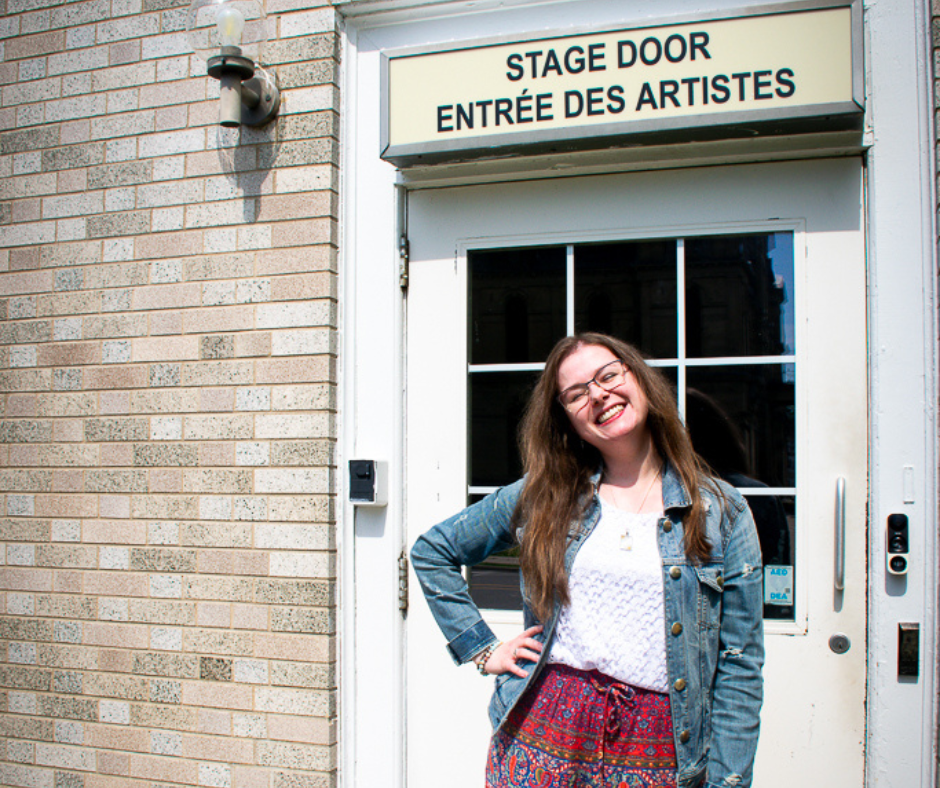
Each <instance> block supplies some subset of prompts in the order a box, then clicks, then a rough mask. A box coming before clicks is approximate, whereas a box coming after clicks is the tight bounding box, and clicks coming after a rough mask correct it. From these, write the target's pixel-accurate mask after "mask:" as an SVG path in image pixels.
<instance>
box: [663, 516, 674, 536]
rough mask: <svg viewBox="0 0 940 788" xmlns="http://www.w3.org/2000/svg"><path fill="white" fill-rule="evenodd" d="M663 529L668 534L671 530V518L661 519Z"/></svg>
mask: <svg viewBox="0 0 940 788" xmlns="http://www.w3.org/2000/svg"><path fill="white" fill-rule="evenodd" d="M663 530H664V531H665V532H666V533H667V534H668V533H669V532H670V531H671V530H672V520H670V519H668V518H667V519H665V520H663Z"/></svg>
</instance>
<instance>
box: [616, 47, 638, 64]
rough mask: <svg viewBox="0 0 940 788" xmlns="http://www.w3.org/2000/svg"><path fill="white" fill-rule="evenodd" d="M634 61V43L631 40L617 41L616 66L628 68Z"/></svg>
mask: <svg viewBox="0 0 940 788" xmlns="http://www.w3.org/2000/svg"><path fill="white" fill-rule="evenodd" d="M634 63H636V44H634V43H633V42H632V41H618V42H617V68H630V66H632V65H633V64H634Z"/></svg>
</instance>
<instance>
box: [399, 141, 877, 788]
mask: <svg viewBox="0 0 940 788" xmlns="http://www.w3.org/2000/svg"><path fill="white" fill-rule="evenodd" d="M862 216H863V213H862V177H861V162H860V161H859V160H858V159H855V158H842V159H831V160H816V161H801V162H781V163H773V164H755V165H740V166H728V167H711V168H706V169H701V170H695V169H688V170H671V171H657V172H647V173H633V174H616V175H604V176H591V177H575V178H557V179H553V180H542V181H535V182H517V183H505V184H498V185H486V186H467V187H457V188H446V189H428V190H420V191H415V192H413V193H411V195H410V196H409V237H410V241H411V266H410V289H409V293H408V305H407V369H406V374H407V380H406V396H407V411H406V418H407V421H406V435H407V442H406V445H407V457H406V472H407V486H406V489H407V504H406V518H405V521H406V523H407V529H408V535H407V539H408V543H409V545H410V544H411V543H413V542H414V539H415V538H416V537H417V536H418V535H419V534H420V533H421V532H422V531H424V530H425V529H427V528H428V527H430V526H431V525H433V524H434V523H436V522H438V521H440V520H441V519H443V518H445V517H447V516H449V515H450V514H452V513H453V512H455V511H457V510H459V509H460V508H461V507H463V506H465V505H466V504H467V502H468V501H469V500H472V499H473V498H474V497H475V496H477V495H480V494H483V493H485V492H487V491H488V490H490V489H492V488H493V486H494V485H497V484H501V483H504V482H506V481H511V480H512V479H513V478H514V476H515V474H516V473H517V472H518V469H517V464H516V459H515V455H514V447H513V434H514V427H515V423H514V422H515V420H516V418H517V416H518V410H519V408H520V407H521V403H522V402H523V401H524V398H525V391H526V388H527V386H528V385H529V384H530V381H531V379H532V377H533V376H534V375H535V374H536V373H537V370H538V369H539V368H540V362H541V361H542V360H543V359H544V357H545V355H546V353H547V350H548V349H549V348H550V347H551V346H552V344H554V342H555V341H556V340H557V339H558V338H560V337H561V336H563V335H564V334H566V333H571V332H572V331H574V330H580V329H582V328H590V329H601V330H608V331H612V332H613V333H617V334H618V335H620V336H622V337H623V338H625V339H627V340H629V341H632V342H634V343H635V344H638V345H639V346H640V347H641V348H642V349H644V350H645V351H646V352H647V353H648V354H649V355H650V356H651V357H652V358H653V363H654V364H656V365H658V366H660V367H662V368H663V370H664V372H665V373H666V374H667V375H669V376H670V377H671V378H672V379H673V380H674V382H675V383H676V387H677V396H678V399H679V405H680V409H681V410H682V412H683V413H684V414H685V416H686V419H687V423H689V425H690V429H691V430H692V432H693V439H694V440H696V442H697V447H698V448H699V449H700V450H701V451H703V452H705V451H710V452H712V454H713V456H710V457H708V459H710V461H711V462H712V464H713V466H714V467H716V468H719V470H722V472H723V473H724V474H725V475H727V477H728V478H729V479H732V481H733V482H734V483H735V484H736V486H738V487H740V488H742V489H744V491H745V494H746V495H747V496H748V498H749V500H750V501H751V504H752V509H753V510H754V511H755V517H756V519H758V520H759V527H760V529H761V531H762V533H761V536H762V548H763V550H764V554H765V555H764V558H765V563H766V564H767V565H768V568H767V571H766V573H765V624H766V626H765V629H766V645H767V663H766V667H765V686H766V693H765V704H764V710H763V713H762V732H761V741H760V746H759V750H758V760H757V765H756V772H755V785H757V786H759V788H784V786H787V787H788V788H789V786H793V785H839V786H842V785H845V786H861V785H862V784H863V779H864V777H863V775H864V752H863V744H864V720H865V717H864V715H865V697H866V685H865V621H866V618H865V617H866V608H865V604H866V602H865V600H866V593H865V584H866V574H865V562H866V547H865V538H866V522H865V517H866V501H867V421H866V410H867V402H866V391H867V383H866V380H867V378H866V329H865V315H866V311H865V244H864V233H863V226H862ZM729 425H730V426H729ZM719 449H720V451H719ZM840 480H842V481H840ZM837 490H839V491H843V490H844V496H843V499H842V502H841V509H840V503H839V493H837ZM843 512H844V517H843V516H842V513H843ZM840 522H842V523H844V538H842V537H841V536H840V535H839V534H838V532H837V531H838V524H839V523H840ZM512 561H513V559H512V557H511V556H503V557H498V558H497V559H495V560H494V561H493V562H492V563H491V564H490V565H488V566H485V567H482V568H480V569H479V570H476V571H474V572H473V573H471V574H470V575H469V579H470V583H471V587H472V589H473V593H474V595H475V596H476V598H478V599H479V600H480V602H481V605H482V606H484V607H486V608H488V609H487V611H486V612H485V616H486V618H487V620H488V621H489V622H490V623H491V625H492V626H493V627H494V629H495V630H496V631H497V634H504V635H509V634H511V633H513V632H515V631H517V630H518V629H519V627H520V626H521V615H520V614H519V613H518V612H516V611H514V610H511V609H499V608H509V607H512V605H513V604H514V602H513V593H514V592H513V587H514V586H515V583H516V579H515V578H516V575H515V569H514V568H513V563H512ZM840 572H841V573H842V575H843V576H841V577H840V576H838V574H839V573H840ZM840 587H841V588H840ZM406 641H407V645H406V679H407V682H406V683H407V687H406V708H407V718H406V719H407V775H408V783H407V784H408V786H409V788H439V786H441V785H447V786H452V787H453V788H462V787H464V786H466V788H479V786H481V785H482V779H483V770H484V763H485V754H486V747H487V741H488V736H489V733H490V731H489V728H488V722H487V718H486V703H487V700H488V696H489V691H490V689H491V686H492V685H491V680H486V679H483V678H481V677H480V676H479V675H478V674H477V673H476V672H475V671H474V670H473V669H472V668H470V667H466V666H465V667H461V668H457V667H455V666H454V665H453V663H452V662H451V660H450V657H449V656H448V655H447V654H446V652H445V648H444V641H443V638H442V637H441V635H440V633H439V632H438V630H437V628H436V626H435V625H434V623H433V621H432V619H431V617H430V614H429V613H428V611H427V608H426V606H425V604H424V602H423V600H422V599H421V598H420V591H419V590H418V586H417V584H416V583H413V584H412V598H411V604H410V610H409V614H408V619H407V624H406Z"/></svg>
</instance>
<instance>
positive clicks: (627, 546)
mask: <svg viewBox="0 0 940 788" xmlns="http://www.w3.org/2000/svg"><path fill="white" fill-rule="evenodd" d="M662 472H663V469H662V466H660V468H659V470H658V471H656V473H655V474H654V475H653V478H652V480H651V481H650V484H649V487H647V488H646V494H645V495H644V496H643V500H642V501H640V505H639V506H637V508H636V512H633V514H639V513H640V512H642V511H643V505H644V504H645V503H646V499H647V498H649V497H650V493H651V492H652V491H653V485H655V484H656V480H657V479H658V478H659V477H660V475H661V474H662ZM620 549H621V550H632V549H633V534H631V533H630V523H629V521H628V522H627V525H626V527H625V528H624V531H623V533H622V534H621V535H620Z"/></svg>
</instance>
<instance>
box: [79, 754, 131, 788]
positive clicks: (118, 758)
mask: <svg viewBox="0 0 940 788" xmlns="http://www.w3.org/2000/svg"><path fill="white" fill-rule="evenodd" d="M129 764H130V757H129V756H128V755H127V753H123V752H109V751H107V750H105V751H102V752H99V753H98V772H100V773H101V774H115V775H126V774H128V772H129V768H130V767H129ZM87 785H88V783H86V786H87Z"/></svg>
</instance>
